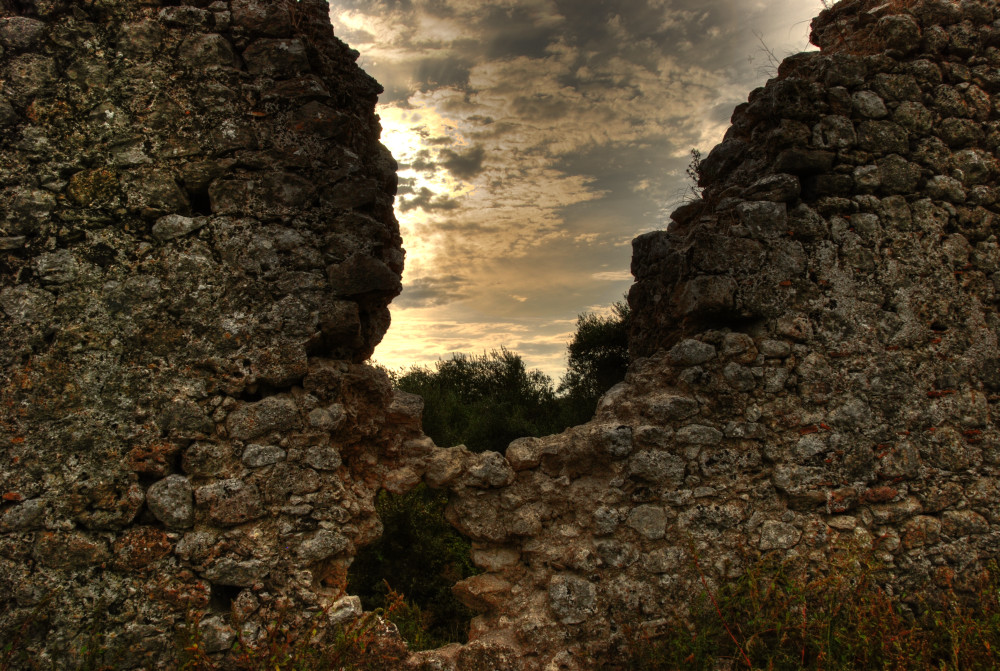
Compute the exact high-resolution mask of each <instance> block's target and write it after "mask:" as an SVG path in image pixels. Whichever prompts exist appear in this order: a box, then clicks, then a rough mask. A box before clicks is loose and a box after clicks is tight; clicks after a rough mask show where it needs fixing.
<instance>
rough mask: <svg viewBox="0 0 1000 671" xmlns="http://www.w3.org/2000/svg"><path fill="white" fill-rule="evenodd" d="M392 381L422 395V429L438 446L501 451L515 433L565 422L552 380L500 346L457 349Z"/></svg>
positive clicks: (538, 432) (555, 428) (549, 429)
mask: <svg viewBox="0 0 1000 671" xmlns="http://www.w3.org/2000/svg"><path fill="white" fill-rule="evenodd" d="M396 386H397V388H399V389H401V390H403V391H406V392H410V393H411V394H418V395H420V396H422V397H423V398H424V416H423V429H424V433H426V434H427V435H428V436H430V437H431V438H433V439H434V442H435V443H437V444H438V445H442V446H448V447H450V446H453V445H465V446H466V447H468V448H469V449H470V450H472V451H473V452H483V451H486V450H493V451H495V452H501V453H502V452H504V451H505V450H506V449H507V445H509V444H510V443H511V441H513V440H515V439H517V438H523V437H525V436H543V435H546V434H550V433H557V432H559V431H562V430H563V429H564V428H566V426H565V425H564V424H562V423H561V422H560V416H559V415H560V413H559V404H558V402H557V400H556V397H555V391H554V390H553V388H552V381H551V380H550V379H549V378H548V376H546V375H545V374H544V373H542V372H541V371H537V370H532V371H529V370H528V369H527V367H526V366H525V365H524V361H523V360H522V359H521V357H520V355H518V354H515V353H514V352H511V351H510V350H508V349H504V348H501V349H500V350H499V351H497V350H494V351H492V352H490V353H489V354H483V355H482V356H469V355H465V354H457V355H455V356H454V357H452V358H451V359H449V360H448V361H438V362H437V364H436V370H434V371H431V370H429V369H427V368H419V367H414V368H411V369H410V370H409V371H407V372H405V373H403V374H402V375H401V376H400V377H399V379H398V380H397V381H396Z"/></svg>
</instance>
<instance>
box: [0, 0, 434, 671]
mask: <svg viewBox="0 0 1000 671" xmlns="http://www.w3.org/2000/svg"><path fill="white" fill-rule="evenodd" d="M5 7H6V10H5V11H3V12H0V81H2V83H0V274H2V286H0V309H2V313H3V317H2V318H0V341H2V342H3V348H2V349H0V494H2V502H0V634H2V639H3V640H4V641H11V640H12V639H13V638H17V639H18V640H19V643H18V647H19V649H20V650H21V651H29V652H31V653H32V654H33V655H35V656H36V657H37V658H38V659H41V660H43V661H44V660H52V661H53V663H54V664H55V665H56V667H58V668H74V667H75V665H76V663H77V662H78V661H79V659H78V656H79V654H81V650H82V649H83V648H85V646H86V643H87V640H88V639H87V636H91V635H92V634H93V632H104V633H106V634H107V636H106V639H105V643H106V644H107V647H108V648H109V649H112V650H116V651H118V652H119V653H120V654H121V656H122V657H121V661H119V664H121V665H122V667H121V668H126V667H128V668H131V666H142V667H145V668H149V667H150V665H151V663H152V662H151V660H155V662H156V663H157V664H158V665H159V666H161V667H163V668H170V666H171V664H172V663H173V662H172V659H171V657H170V653H171V651H174V652H175V651H176V650H177V645H176V643H175V640H174V639H175V636H176V635H177V632H178V630H179V629H180V628H182V627H183V626H186V625H187V624H188V623H189V622H190V617H191V613H192V612H194V611H196V610H205V611H206V612H207V614H206V616H205V618H204V619H203V620H202V630H203V634H204V641H205V644H206V646H207V648H208V650H209V651H214V650H220V649H223V648H226V647H228V646H229V645H230V644H231V643H232V642H233V637H234V634H235V628H236V627H237V626H239V627H241V628H242V630H243V633H244V634H245V635H247V636H248V637H249V640H253V637H254V636H255V635H256V634H257V633H258V632H259V631H260V624H261V623H262V622H268V621H272V620H274V619H275V618H276V617H277V616H278V613H279V612H281V611H285V612H286V613H287V615H286V619H287V618H291V619H288V621H289V622H294V621H295V620H296V619H299V620H302V619H305V618H309V617H312V616H313V615H315V614H317V613H321V612H323V613H326V614H327V615H329V616H330V617H331V618H334V619H335V620H336V619H338V618H339V619H343V618H345V617H347V616H350V615H351V614H352V613H354V612H355V611H356V610H357V608H358V604H357V602H356V600H353V599H347V600H343V597H344V596H345V594H344V582H345V574H346V567H347V565H348V563H349V561H350V557H351V556H352V555H353V553H354V548H355V547H356V546H357V545H359V544H362V543H365V542H368V541H369V540H370V539H372V538H374V537H376V536H377V534H378V533H380V524H379V522H378V520H377V518H376V516H375V514H374V508H373V506H372V499H373V496H374V493H375V491H376V490H377V488H378V487H379V486H380V485H379V483H378V469H377V468H376V467H375V466H374V464H375V463H376V462H378V460H379V459H380V458H382V459H383V461H385V460H387V459H388V457H380V453H382V452H391V451H392V450H393V449H396V448H398V441H399V440H400V437H399V436H400V434H399V432H398V431H396V430H392V431H388V433H384V431H383V430H384V428H385V426H386V423H387V422H390V423H391V422H392V421H393V419H394V418H395V419H398V420H400V421H412V420H413V418H412V417H408V416H407V415H406V414H405V412H404V413H403V414H400V412H401V411H400V407H402V406H399V405H397V406H394V407H393V406H391V402H392V390H391V388H390V385H389V381H388V379H387V378H386V377H385V375H384V374H383V373H381V372H379V371H376V370H374V369H372V368H370V367H367V366H365V365H364V364H362V363H360V362H362V361H364V360H365V359H366V358H367V357H368V356H369V355H370V354H371V352H372V350H373V349H374V347H375V345H376V344H377V343H378V342H379V340H380V339H381V337H382V335H383V333H384V332H385V330H386V328H387V327H388V324H389V313H388V310H387V307H386V306H387V304H388V302H389V301H390V300H391V299H392V298H393V297H394V296H395V295H397V294H398V293H399V290H400V273H401V272H402V266H403V252H402V249H401V241H400V237H399V232H398V226H397V224H396V221H395V218H394V215H393V211H392V201H393V194H394V193H395V185H396V176H395V168H396V166H395V162H394V161H393V159H392V157H391V156H390V155H389V153H388V151H387V150H386V149H385V148H384V147H382V146H381V145H380V144H379V142H378V136H379V132H380V129H379V125H378V120H377V117H375V115H374V105H375V102H376V98H377V95H378V94H379V93H380V91H381V88H380V87H379V85H378V84H377V83H376V82H375V81H374V80H372V79H371V78H370V77H368V76H367V75H366V74H365V73H363V72H362V71H361V70H360V69H359V68H358V67H357V66H356V65H355V64H354V60H355V58H356V57H357V53H356V52H352V51H351V50H350V49H348V48H347V47H346V46H345V45H344V44H342V43H341V42H339V41H338V40H337V39H335V38H334V37H333V33H332V30H331V28H330V24H329V17H328V7H327V5H326V3H325V2H322V1H320V0H302V1H291V0H288V1H286V0H231V1H222V2H212V1H210V0H205V1H192V2H186V3H178V2H166V1H163V2H161V1H160V0H142V1H141V2H137V1H134V0H129V1H126V0H85V1H83V2H76V1H73V2H69V1H64V0H28V1H24V0H19V1H18V2H16V3H13V6H10V4H9V3H8V5H5ZM404 410H405V408H404ZM418 410H419V408H418ZM387 436H388V437H387ZM394 441H396V442H394ZM25 623H28V628H27V629H25V630H24V631H23V632H22V631H21V627H22V625H24V624H25ZM237 623H240V624H239V625H237ZM18 632H21V633H18ZM91 645H92V644H91ZM92 647H93V645H92ZM130 665H131V666H130Z"/></svg>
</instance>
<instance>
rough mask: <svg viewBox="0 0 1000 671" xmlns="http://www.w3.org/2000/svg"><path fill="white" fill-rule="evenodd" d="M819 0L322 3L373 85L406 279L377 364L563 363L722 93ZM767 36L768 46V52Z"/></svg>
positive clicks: (713, 120)
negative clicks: (585, 315) (486, 355)
mask: <svg viewBox="0 0 1000 671" xmlns="http://www.w3.org/2000/svg"><path fill="white" fill-rule="evenodd" d="M821 8H822V7H821V5H820V2H819V0H330V13H331V19H332V21H333V25H334V31H335V33H336V34H337V35H338V36H339V37H340V38H341V39H343V40H344V41H346V42H347V43H348V44H350V45H351V46H352V47H354V48H355V49H357V50H358V51H360V52H361V58H360V60H359V63H360V64H361V66H362V67H363V68H365V70H367V71H368V72H369V73H370V74H372V75H373V76H374V77H375V78H376V79H378V80H379V81H380V82H381V83H382V85H383V86H384V87H385V93H384V94H383V95H382V96H381V98H380V104H379V110H378V113H379V115H380V116H381V118H382V126H383V129H384V130H383V142H384V143H385V144H386V146H388V147H389V149H391V150H392V152H393V155H394V156H395V157H396V159H397V160H398V161H399V164H400V165H399V168H400V170H399V178H400V189H399V195H398V196H397V199H396V211H397V216H398V218H399V220H400V224H401V227H402V231H403V241H404V246H405V248H406V250H407V261H406V264H407V265H406V273H405V275H404V289H403V294H402V295H401V296H400V297H399V298H397V299H396V300H395V301H394V303H393V305H392V306H391V309H392V315H393V325H392V327H391V329H390V330H389V333H388V334H387V336H386V338H385V340H384V341H383V342H382V344H381V345H379V347H378V349H377V350H376V352H375V360H376V361H378V362H379V363H381V364H384V365H386V366H389V367H390V368H399V367H407V366H409V365H412V364H421V365H431V364H433V362H434V361H436V360H438V359H439V358H448V357H449V356H450V355H451V354H452V353H454V352H466V353H475V354H481V353H482V352H484V351H488V350H490V349H493V348H498V347H500V346H501V345H503V346H506V347H507V348H509V349H512V350H515V351H517V352H519V353H520V354H521V355H522V356H523V357H524V359H525V361H526V362H527V364H528V365H529V367H532V368H541V369H542V370H543V371H545V372H546V373H548V374H549V375H551V376H552V377H553V378H555V379H558V377H560V376H561V375H562V373H563V371H564V367H565V349H566V343H567V342H568V341H569V339H570V337H571V336H572V333H573V330H574V326H575V323H576V317H577V315H579V314H580V313H582V312H585V311H600V310H602V309H606V308H607V306H609V305H610V304H611V303H612V302H613V301H615V300H618V299H621V298H622V296H623V294H625V293H626V292H627V291H628V287H629V285H630V284H631V275H630V273H629V271H628V269H629V262H630V259H631V240H632V238H634V237H635V236H636V235H638V234H640V233H643V232H646V231H650V230H654V229H657V228H663V227H665V226H666V225H667V222H668V215H669V213H670V211H671V210H672V209H673V207H674V206H676V205H677V204H679V203H680V202H682V199H683V198H684V196H685V193H686V192H687V191H688V185H689V184H690V182H689V180H687V178H686V175H685V168H686V167H687V165H688V163H689V162H690V151H691V149H692V148H697V149H699V150H701V151H702V152H703V153H707V152H708V150H710V149H711V147H712V146H714V145H715V144H716V143H717V142H718V141H719V140H720V139H721V138H722V134H723V133H724V132H725V129H726V128H727V126H728V122H729V116H730V114H731V113H732V109H733V107H735V106H736V105H737V104H739V103H740V102H743V101H745V100H746V97H747V94H748V93H749V91H750V90H751V89H752V88H754V87H756V86H759V85H761V84H762V83H763V82H764V81H765V80H766V79H767V77H768V76H770V75H771V74H773V72H774V67H773V62H772V61H773V59H772V57H771V55H769V54H768V53H767V50H769V51H770V52H771V54H772V55H773V56H774V57H777V58H781V57H783V56H785V55H787V54H789V53H794V52H797V51H801V50H802V49H804V48H806V47H807V35H808V26H809V20H810V18H811V17H812V16H813V15H814V14H816V13H817V12H818V11H819V10H820V9H821ZM764 45H766V47H767V50H765V47H764Z"/></svg>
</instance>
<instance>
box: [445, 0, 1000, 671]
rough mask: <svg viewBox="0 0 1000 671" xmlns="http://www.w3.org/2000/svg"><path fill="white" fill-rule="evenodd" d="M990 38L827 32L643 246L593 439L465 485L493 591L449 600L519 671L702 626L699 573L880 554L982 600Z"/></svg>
mask: <svg viewBox="0 0 1000 671" xmlns="http://www.w3.org/2000/svg"><path fill="white" fill-rule="evenodd" d="M997 18H998V17H997V15H996V13H995V3H992V2H979V1H977V0H966V1H963V2H950V1H949V0H916V1H908V2H903V1H894V2H885V3H883V2H868V1H858V0H844V1H843V2H841V3H839V4H837V5H836V6H834V7H833V8H832V9H830V10H827V11H824V12H823V13H822V14H821V15H820V17H819V18H818V19H816V21H815V22H814V23H813V32H812V40H813V42H814V43H816V44H817V45H819V46H820V47H821V49H822V50H821V51H820V52H812V53H803V54H799V55H796V56H792V57H790V58H787V59H786V60H785V61H784V62H783V63H782V64H781V66H780V68H779V70H778V73H777V76H776V77H775V78H774V79H772V80H771V81H770V82H768V83H767V85H766V86H765V87H763V88H760V89H757V90H756V91H753V92H752V93H751V94H750V97H749V101H748V102H747V103H746V104H743V105H741V106H739V107H738V108H737V109H736V111H735V113H734V114H733V119H732V127H731V128H730V129H729V131H728V133H727V134H726V137H725V140H724V141H723V142H722V144H720V145H719V146H718V147H716V148H715V149H714V150H713V151H712V152H711V153H710V154H709V155H708V156H707V157H706V158H705V160H704V161H703V162H702V164H701V186H702V187H703V188H704V193H703V198H702V199H701V200H699V201H698V202H695V203H690V204H688V205H686V206H684V207H682V208H680V209H679V210H677V211H676V212H675V213H674V215H673V219H674V223H673V224H672V226H671V227H670V228H669V230H667V231H659V232H654V233H649V234H646V235H643V236H641V237H639V238H637V239H636V240H635V242H634V252H635V253H634V256H633V262H632V270H633V273H634V275H635V277H636V283H635V285H634V286H633V287H632V290H631V292H630V296H629V301H630V304H631V306H632V311H633V312H632V314H633V320H634V321H633V323H634V330H633V333H632V346H633V350H634V353H635V354H636V355H637V356H638V357H639V358H638V359H637V360H636V361H635V363H634V365H633V366H632V367H631V369H630V371H629V374H628V376H627V378H626V380H625V382H624V383H622V384H621V385H619V386H618V387H616V388H614V389H612V390H611V391H610V392H609V393H608V394H607V395H606V396H605V398H604V399H603V400H602V401H601V404H600V406H599V408H598V412H597V415H596V417H595V419H594V420H593V421H592V422H590V423H589V424H587V425H584V426H581V427H576V428H573V429H569V430H568V431H566V432H565V433H563V434H561V435H558V436H551V437H548V438H542V439H524V440H520V441H516V442H515V443H513V444H512V445H511V446H510V447H509V448H508V449H507V451H506V458H505V459H500V458H499V456H498V455H497V456H495V457H492V458H481V459H482V460H481V461H480V462H477V463H476V464H475V465H473V466H471V467H467V468H465V469H464V470H463V469H459V468H454V469H452V471H448V472H460V473H464V474H465V475H464V476H460V477H458V478H457V479H455V480H453V481H451V484H448V485H447V486H449V487H450V488H451V490H452V504H451V511H450V515H451V519H452V521H453V522H454V524H456V526H458V527H459V528H460V529H462V530H463V531H464V532H465V533H467V534H469V535H470V536H471V537H472V538H473V539H474V540H475V547H474V551H473V559H474V560H475V561H476V563H477V564H478V565H479V566H480V567H482V568H483V569H484V573H483V574H481V575H479V576H475V577H473V578H469V579H467V580H465V581H463V582H462V583H460V584H459V585H458V586H457V588H456V589H457V591H458V593H459V595H460V596H461V597H462V598H463V600H465V601H466V602H467V603H468V604H469V605H471V606H474V607H476V608H478V609H479V610H480V611H481V612H482V613H483V614H482V615H481V616H480V617H478V618H477V619H476V620H474V621H473V629H472V631H473V637H474V638H475V639H476V643H475V644H476V645H477V646H479V647H480V650H482V651H484V652H483V654H484V655H486V656H492V657H491V658H492V659H493V660H494V662H495V664H496V665H497V666H498V667H502V666H503V664H504V662H502V660H504V659H506V660H508V662H507V663H509V664H510V665H511V666H514V667H517V668H525V669H586V668H601V666H602V665H606V664H607V663H608V662H609V660H611V659H613V658H614V655H615V654H616V650H618V649H619V646H620V645H621V643H622V641H623V638H624V636H626V635H628V634H626V632H627V631H628V628H629V627H631V628H632V631H633V632H635V631H636V627H637V626H638V629H639V630H640V631H641V630H645V631H647V632H648V633H650V634H651V635H655V633H656V631H658V630H660V629H661V628H663V627H666V626H672V625H674V624H676V623H677V622H678V621H682V620H683V619H684V617H685V613H686V612H687V607H688V605H689V604H690V603H691V602H692V599H693V598H694V597H695V595H697V594H699V593H700V592H701V591H702V582H701V576H699V572H698V569H697V566H696V560H697V562H698V563H699V564H700V567H701V569H702V570H703V571H704V577H705V579H706V580H707V581H708V584H709V585H718V584H720V583H722V582H724V581H726V580H730V579H733V578H735V577H738V576H739V575H740V574H741V572H742V571H743V570H744V569H745V568H746V567H747V566H748V563H749V562H752V561H754V559H755V558H756V557H759V556H761V555H763V554H766V553H774V554H776V555H777V556H778V557H781V558H784V557H803V558H805V559H806V560H807V561H808V562H812V564H813V565H814V566H815V567H816V569H817V570H820V571H822V570H823V567H824V565H825V564H826V562H827V561H828V559H829V558H830V557H831V556H832V555H833V554H834V553H837V552H839V551H842V550H845V549H847V548H850V547H858V546H860V547H862V548H873V549H874V551H875V552H876V554H877V555H878V557H880V558H881V559H882V560H883V561H884V562H885V564H886V566H887V571H886V573H885V580H886V582H887V583H888V584H889V585H891V586H893V587H894V588H895V589H897V590H899V589H900V588H901V589H902V590H903V591H904V592H905V593H914V592H916V591H922V590H928V589H931V590H933V589H934V588H935V586H941V587H947V586H954V587H955V589H956V590H958V592H959V593H960V594H961V593H963V591H964V592H969V591H971V590H974V589H976V587H977V586H978V584H979V582H978V580H979V578H980V576H981V573H982V571H983V570H984V567H985V566H986V564H987V562H988V561H989V560H991V559H995V558H996V557H997V554H998V550H997V548H998V547H1000V544H998V542H1000V526H998V525H1000V516H998V513H997V510H998V509H997V503H998V501H1000V492H998V485H1000V480H998V474H1000V436H998V434H997V428H996V422H995V418H994V416H993V413H994V412H995V409H996V404H997V401H998V400H1000V395H998V392H1000V358H998V357H1000V353H998V350H997V332H998V327H1000V319H998V312H997V302H998V300H1000V293H998V290H1000V246H998V240H997V230H998V229H997V213H998V212H1000V210H998V197H1000V193H998V190H997V187H996V176H997V159H996V156H997V154H996V152H997V149H998V147H1000V124H998V121H1000V105H998V103H997V100H998V97H997V96H1000V77H998V76H997V73H998V72H1000V69H998V67H1000V50H998V46H1000V22H997V20H996V19H997ZM437 454H438V456H436V457H435V460H434V461H432V462H430V464H429V469H428V474H427V476H426V478H427V480H428V481H429V482H431V483H432V484H434V483H435V482H441V481H448V479H449V477H450V476H448V477H446V476H442V475H441V474H442V473H444V472H445V470H444V469H443V468H442V467H441V466H440V464H441V463H444V462H445V457H444V456H442V453H437ZM460 461H461V459H460V458H459V457H458V456H457V455H456V457H455V462H456V463H457V462H460ZM462 477H464V478H465V479H462ZM631 635H633V636H634V635H635V634H634V633H633V634H631ZM437 654H439V655H444V653H443V652H442V653H437ZM497 660H501V661H497ZM459 668H461V665H459Z"/></svg>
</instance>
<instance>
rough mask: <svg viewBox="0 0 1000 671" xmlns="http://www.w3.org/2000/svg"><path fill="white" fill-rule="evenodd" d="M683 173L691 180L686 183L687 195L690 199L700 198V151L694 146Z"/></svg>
mask: <svg viewBox="0 0 1000 671" xmlns="http://www.w3.org/2000/svg"><path fill="white" fill-rule="evenodd" d="M684 174H685V175H687V178H688V179H689V180H691V183H690V184H689V185H688V191H689V195H690V197H691V200H698V199H699V198H701V151H700V150H698V149H695V148H692V149H691V161H690V162H689V163H688V165H687V167H686V168H685V169H684Z"/></svg>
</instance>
